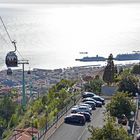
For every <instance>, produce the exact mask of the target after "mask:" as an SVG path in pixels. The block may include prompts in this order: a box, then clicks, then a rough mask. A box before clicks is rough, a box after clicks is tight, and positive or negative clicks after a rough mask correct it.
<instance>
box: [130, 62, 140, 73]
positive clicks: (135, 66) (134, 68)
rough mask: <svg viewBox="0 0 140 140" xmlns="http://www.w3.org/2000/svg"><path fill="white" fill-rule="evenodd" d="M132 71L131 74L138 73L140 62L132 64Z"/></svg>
mask: <svg viewBox="0 0 140 140" xmlns="http://www.w3.org/2000/svg"><path fill="white" fill-rule="evenodd" d="M132 73H133V74H140V64H139V65H134V66H133V68H132Z"/></svg>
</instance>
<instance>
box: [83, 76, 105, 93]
mask: <svg viewBox="0 0 140 140" xmlns="http://www.w3.org/2000/svg"><path fill="white" fill-rule="evenodd" d="M102 84H103V81H102V79H100V77H99V76H98V75H96V76H95V78H94V79H93V80H91V81H89V82H88V83H86V84H85V85H84V88H85V90H86V91H90V92H95V93H97V94H100V93H101V87H102Z"/></svg>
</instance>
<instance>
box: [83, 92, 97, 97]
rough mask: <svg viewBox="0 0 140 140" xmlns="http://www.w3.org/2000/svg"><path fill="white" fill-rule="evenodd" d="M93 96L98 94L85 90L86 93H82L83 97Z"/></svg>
mask: <svg viewBox="0 0 140 140" xmlns="http://www.w3.org/2000/svg"><path fill="white" fill-rule="evenodd" d="M93 96H96V94H95V93H92V92H84V93H83V94H82V97H83V98H87V97H93Z"/></svg>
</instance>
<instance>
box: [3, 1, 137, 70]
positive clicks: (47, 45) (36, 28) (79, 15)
mask: <svg viewBox="0 0 140 140" xmlns="http://www.w3.org/2000/svg"><path fill="white" fill-rule="evenodd" d="M0 11H1V14H0V16H1V17H2V18H3V21H4V23H5V25H6V27H7V29H8V32H9V34H10V36H11V38H12V39H13V40H16V41H17V48H18V51H19V52H20V54H21V55H22V57H21V55H20V54H19V53H18V52H17V55H18V57H19V60H20V59H22V58H24V59H27V60H29V63H30V65H28V66H27V67H30V68H45V69H57V68H67V67H73V66H83V65H97V64H99V62H78V61H75V59H77V58H82V57H84V56H86V55H81V54H79V52H82V51H83V52H84V51H87V52H88V55H87V56H89V57H93V56H96V55H99V56H103V57H108V56H109V54H110V53H112V54H113V56H116V55H117V54H120V53H132V52H133V51H134V50H138V49H139V46H140V40H139V37H140V4H135V3H133V4H130V3H129V4H121V3H120V4H105V5H104V4H91V5H88V4H83V5H81V4H68V5H65V4H45V5H44V4H12V5H10V4H0ZM0 26H1V28H0V41H1V52H0V66H1V69H6V66H5V56H6V54H7V53H8V52H9V51H12V50H13V46H12V45H11V43H10V42H9V40H8V37H7V35H6V32H5V31H4V28H3V27H2V24H1V23H0Z"/></svg>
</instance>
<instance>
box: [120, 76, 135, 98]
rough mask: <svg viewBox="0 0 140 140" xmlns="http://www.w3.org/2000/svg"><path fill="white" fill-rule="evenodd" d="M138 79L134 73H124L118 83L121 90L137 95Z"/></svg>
mask: <svg viewBox="0 0 140 140" xmlns="http://www.w3.org/2000/svg"><path fill="white" fill-rule="evenodd" d="M137 83H138V80H137V78H136V77H134V76H133V75H124V76H123V77H122V79H121V80H120V82H119V84H118V87H119V88H118V90H119V91H120V92H128V93H129V94H132V95H133V96H135V94H136V93H137V92H138V85H137Z"/></svg>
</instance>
